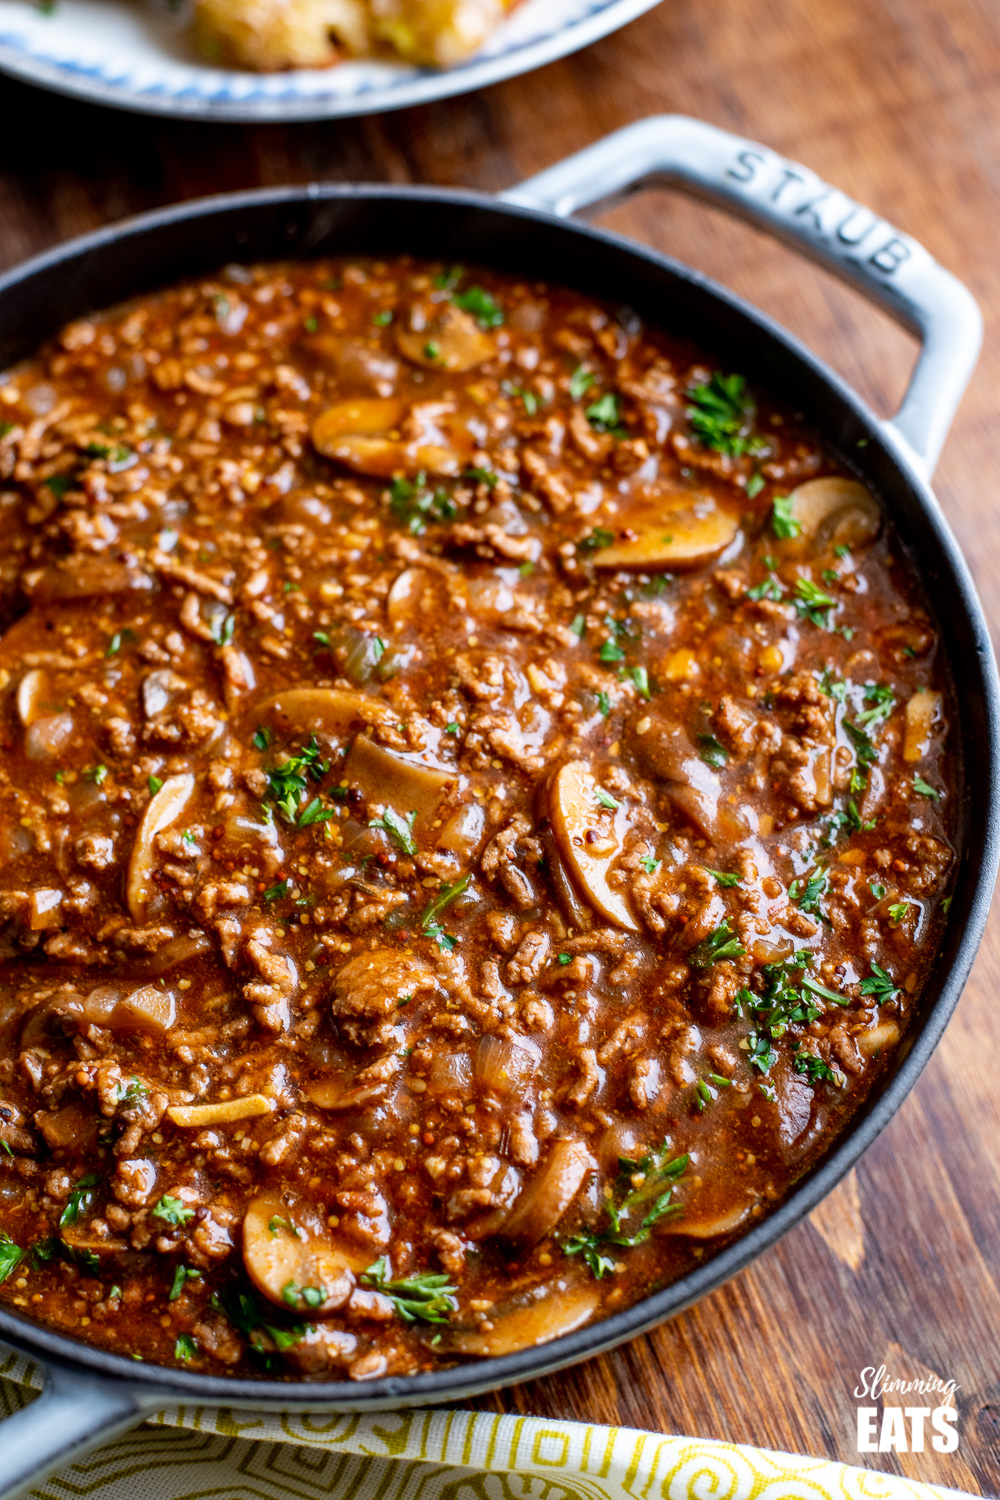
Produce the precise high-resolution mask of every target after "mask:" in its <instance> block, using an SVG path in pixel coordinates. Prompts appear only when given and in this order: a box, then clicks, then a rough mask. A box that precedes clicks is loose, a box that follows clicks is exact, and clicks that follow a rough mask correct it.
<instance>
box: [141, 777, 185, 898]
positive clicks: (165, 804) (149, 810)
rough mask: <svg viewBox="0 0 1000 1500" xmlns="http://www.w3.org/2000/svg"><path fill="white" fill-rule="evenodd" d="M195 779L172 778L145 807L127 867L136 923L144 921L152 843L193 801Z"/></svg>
mask: <svg viewBox="0 0 1000 1500" xmlns="http://www.w3.org/2000/svg"><path fill="white" fill-rule="evenodd" d="M193 791H194V777H193V776H192V775H190V773H186V774H185V775H183V776H171V777H170V779H169V780H168V781H165V782H164V783H163V785H162V786H161V787H160V790H159V791H158V792H157V793H156V795H155V797H152V798H151V799H150V801H149V802H148V803H147V804H146V811H145V812H144V813H143V815H142V819H141V821H140V823H139V827H138V828H137V829H136V834H135V842H134V843H133V845H132V854H131V857H130V859H129V865H128V879H127V881H126V887H125V893H126V896H127V899H128V909H129V911H130V913H131V915H132V920H133V922H141V921H142V919H143V917H144V916H145V913H146V902H147V901H148V899H149V884H150V881H151V879H152V875H153V856H154V852H155V851H154V848H153V840H154V839H155V838H156V835H157V834H158V833H162V832H163V830H164V829H165V828H169V827H170V825H171V823H175V822H176V821H177V819H178V818H179V817H180V815H181V813H182V812H183V811H184V809H185V807H186V806H187V804H188V802H189V801H190V800H191V793H192V792H193Z"/></svg>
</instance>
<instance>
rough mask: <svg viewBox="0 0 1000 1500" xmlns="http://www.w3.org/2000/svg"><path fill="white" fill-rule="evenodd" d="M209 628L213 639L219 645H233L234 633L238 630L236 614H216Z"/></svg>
mask: <svg viewBox="0 0 1000 1500" xmlns="http://www.w3.org/2000/svg"><path fill="white" fill-rule="evenodd" d="M209 630H210V631H211V633H212V640H213V641H214V642H215V644H216V645H217V646H229V645H231V644H232V640H233V635H234V633H235V631H236V616H235V615H223V614H218V615H215V616H214V618H213V619H212V621H211V623H210V625H209Z"/></svg>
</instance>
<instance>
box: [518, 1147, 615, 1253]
mask: <svg viewBox="0 0 1000 1500" xmlns="http://www.w3.org/2000/svg"><path fill="white" fill-rule="evenodd" d="M594 1166H595V1162H594V1159H593V1157H592V1156H591V1154H590V1152H589V1151H588V1150H587V1148H586V1146H585V1145H584V1144H583V1142H582V1141H556V1142H555V1144H554V1145H553V1146H552V1149H551V1150H550V1151H549V1154H548V1156H547V1157H546V1159H545V1161H544V1163H543V1165H542V1166H541V1167H540V1168H539V1169H538V1171H537V1172H536V1173H535V1175H534V1176H533V1177H532V1179H531V1181H530V1182H529V1183H528V1185H527V1186H526V1187H525V1188H524V1189H523V1191H522V1192H521V1193H520V1195H519V1196H518V1197H517V1199H516V1200H515V1202H514V1206H513V1208H512V1209H511V1211H510V1213H509V1214H508V1216H507V1218H506V1220H505V1222H504V1224H503V1226H502V1227H501V1228H500V1230H499V1231H498V1232H499V1234H500V1236H501V1238H503V1239H505V1240H510V1241H511V1242H512V1243H513V1244H515V1245H517V1246H518V1247H519V1248H520V1249H521V1250H530V1249H531V1247H532V1246H533V1245H537V1244H538V1241H539V1240H543V1239H544V1238H545V1236H546V1235H547V1234H551V1233H552V1231H553V1229H555V1227H556V1225H557V1224H558V1223H559V1220H560V1219H561V1218H562V1216H563V1214H564V1213H565V1212H566V1210H567V1208H569V1206H570V1204H571V1203H572V1202H573V1199H574V1198H575V1197H576V1195H577V1193H578V1192H579V1191H580V1188H581V1187H582V1186H583V1181H584V1178H585V1177H586V1176H587V1173H588V1172H591V1171H593V1169H594Z"/></svg>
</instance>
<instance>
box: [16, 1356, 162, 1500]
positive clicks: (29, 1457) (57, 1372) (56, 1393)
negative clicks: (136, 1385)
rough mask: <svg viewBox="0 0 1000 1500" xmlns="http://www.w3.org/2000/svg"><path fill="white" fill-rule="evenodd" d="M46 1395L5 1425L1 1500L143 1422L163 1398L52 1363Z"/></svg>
mask: <svg viewBox="0 0 1000 1500" xmlns="http://www.w3.org/2000/svg"><path fill="white" fill-rule="evenodd" d="M45 1376H46V1379H45V1387H44V1389H43V1391H42V1394H41V1395H40V1396H38V1397H37V1398H36V1399H35V1400H34V1401H32V1402H31V1403H30V1404H29V1405H28V1406H25V1407H22V1409H21V1410H20V1411H18V1412H15V1413H14V1415H13V1416H12V1417H6V1418H4V1420H3V1422H2V1423H0V1500H11V1497H12V1496H14V1495H19V1494H21V1493H22V1491H24V1490H26V1489H29V1488H31V1487H33V1486H35V1485H37V1484H39V1483H40V1482H41V1481H42V1480H43V1479H45V1478H46V1476H47V1475H49V1474H51V1473H52V1471H53V1470H54V1469H60V1468H62V1467H63V1466H64V1465H65V1464H68V1463H72V1462H73V1460H74V1459H77V1458H81V1457H82V1456H83V1455H84V1454H85V1453H89V1452H90V1451H91V1449H93V1448H97V1447H99V1446H100V1445H101V1444H102V1443H105V1442H107V1441H108V1439H109V1438H113V1437H116V1436H117V1435H118V1433H120V1432H125V1431H127V1430H128V1428H130V1427H134V1426H135V1425H136V1423H137V1422H141V1421H142V1418H143V1416H144V1415H145V1414H146V1412H147V1411H152V1410H154V1409H155V1408H156V1407H157V1406H158V1405H162V1401H163V1397H162V1395H161V1396H159V1397H158V1396H156V1395H155V1393H152V1392H150V1393H145V1392H144V1393H142V1394H140V1393H139V1392H137V1391H135V1390H133V1389H132V1388H131V1387H130V1386H128V1385H126V1384H125V1383H124V1381H120V1380H106V1379H104V1378H103V1377H102V1376H100V1375H91V1374H88V1373H84V1372H82V1371H78V1370H74V1369H72V1368H71V1367H70V1366H68V1365H63V1364H60V1363H57V1362H56V1361H55V1360H53V1361H49V1362H47V1364H46V1367H45Z"/></svg>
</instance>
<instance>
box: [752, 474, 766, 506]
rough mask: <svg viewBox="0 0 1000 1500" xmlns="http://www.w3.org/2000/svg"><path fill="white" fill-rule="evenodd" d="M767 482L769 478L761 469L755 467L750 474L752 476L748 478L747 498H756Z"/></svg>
mask: <svg viewBox="0 0 1000 1500" xmlns="http://www.w3.org/2000/svg"><path fill="white" fill-rule="evenodd" d="M766 483H767V480H766V479H765V478H764V476H763V474H762V473H761V472H760V470H759V469H755V470H754V472H753V473H752V474H751V475H750V478H749V479H748V480H747V499H748V500H756V498H757V496H758V495H759V494H760V492H761V490H762V489H763V488H764V485H765V484H766Z"/></svg>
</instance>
